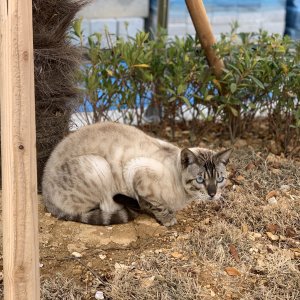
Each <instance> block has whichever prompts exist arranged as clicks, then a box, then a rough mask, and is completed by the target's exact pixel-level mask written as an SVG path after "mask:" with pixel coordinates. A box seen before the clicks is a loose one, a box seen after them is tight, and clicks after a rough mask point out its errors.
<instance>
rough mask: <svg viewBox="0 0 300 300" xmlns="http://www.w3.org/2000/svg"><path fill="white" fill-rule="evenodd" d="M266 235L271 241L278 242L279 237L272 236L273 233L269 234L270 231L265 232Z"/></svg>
mask: <svg viewBox="0 0 300 300" xmlns="http://www.w3.org/2000/svg"><path fill="white" fill-rule="evenodd" d="M266 235H267V236H268V238H269V239H270V240H271V241H278V240H279V236H278V235H275V234H273V233H272V232H270V231H267V232H266Z"/></svg>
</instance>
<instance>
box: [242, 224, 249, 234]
mask: <svg viewBox="0 0 300 300" xmlns="http://www.w3.org/2000/svg"><path fill="white" fill-rule="evenodd" d="M241 227H242V228H241V229H242V232H243V233H248V231H249V228H248V225H247V224H246V223H243V224H242V226H241Z"/></svg>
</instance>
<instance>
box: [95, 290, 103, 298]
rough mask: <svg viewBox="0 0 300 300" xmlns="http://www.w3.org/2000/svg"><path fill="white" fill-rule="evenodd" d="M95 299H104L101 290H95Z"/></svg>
mask: <svg viewBox="0 0 300 300" xmlns="http://www.w3.org/2000/svg"><path fill="white" fill-rule="evenodd" d="M95 299H97V300H103V299H104V294H103V292H101V291H97V292H96V293H95Z"/></svg>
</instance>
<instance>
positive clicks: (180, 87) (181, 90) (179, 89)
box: [177, 84, 186, 95]
mask: <svg viewBox="0 0 300 300" xmlns="http://www.w3.org/2000/svg"><path fill="white" fill-rule="evenodd" d="M185 90H186V86H185V84H179V86H178V88H177V93H178V94H179V95H180V94H182V93H183V92H184V91H185Z"/></svg>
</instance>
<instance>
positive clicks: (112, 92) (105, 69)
mask: <svg viewBox="0 0 300 300" xmlns="http://www.w3.org/2000/svg"><path fill="white" fill-rule="evenodd" d="M80 22H81V21H80V20H78V21H76V22H75V23H74V26H73V29H74V32H73V33H74V36H75V37H76V38H77V39H78V41H79V42H80V44H81V46H82V49H84V51H85V56H86V58H87V62H86V64H84V65H83V66H82V72H81V74H80V82H81V85H82V86H83V90H84V97H83V102H82V103H81V104H82V107H85V108H87V105H88V103H90V105H91V106H92V112H93V113H92V115H93V118H92V120H90V122H97V121H100V120H105V119H111V118H112V112H113V111H118V112H119V115H121V117H122V118H123V121H124V122H126V123H130V124H131V123H133V122H135V123H136V124H137V125H140V124H141V123H142V122H143V117H144V112H145V107H146V106H147V105H149V103H152V104H153V103H154V104H155V105H156V107H157V108H158V109H159V111H160V114H159V115H158V116H159V121H160V122H161V123H163V124H166V125H170V126H171V128H173V129H174V127H175V123H176V122H185V123H187V122H191V123H189V124H198V122H199V120H200V121H203V120H211V121H215V122H220V121H221V122H222V123H223V124H224V127H226V128H227V130H228V133H229V134H230V137H231V139H232V141H234V139H235V138H236V137H238V136H240V135H241V134H243V133H244V132H245V131H246V130H248V128H249V126H251V124H253V121H254V120H256V119H255V118H256V117H258V116H265V117H267V119H268V124H269V130H270V133H272V135H273V137H274V140H275V141H276V143H277V145H278V147H279V149H281V150H282V151H285V152H287V151H288V149H290V148H291V147H292V146H297V145H298V144H299V129H300V100H299V99H300V82H299V81H300V76H299V75H300V64H299V60H300V46H299V43H296V42H295V41H292V40H291V39H290V38H288V37H284V38H282V37H280V36H279V35H268V34H267V32H264V31H261V32H259V33H239V34H237V33H236V27H233V29H232V32H231V33H230V34H227V35H222V37H221V39H220V41H219V42H218V44H217V45H216V46H215V48H216V51H217V53H218V55H219V56H220V57H222V58H223V59H224V61H225V66H226V68H225V69H224V73H223V75H222V77H221V78H219V79H217V78H216V77H215V76H214V75H213V74H212V73H211V71H210V68H209V66H208V64H207V61H206V58H205V55H204V53H203V51H202V49H201V47H200V45H199V42H198V41H197V40H195V39H194V38H193V37H191V36H189V37H187V38H185V39H179V38H176V39H174V40H169V39H168V38H167V36H166V34H164V32H160V33H159V34H158V35H157V36H156V38H155V39H153V40H151V39H149V34H148V33H145V32H140V33H138V34H137V35H136V36H135V37H129V38H128V40H127V41H125V40H123V39H119V40H117V42H116V43H115V44H114V45H112V44H111V43H110V39H109V34H106V36H104V37H103V36H101V35H100V34H93V35H91V36H89V37H88V44H87V46H85V45H84V43H83V39H84V37H83V33H82V31H81V26H80ZM105 39H106V40H107V41H108V44H109V45H110V47H109V49H102V48H101V42H102V41H103V40H105Z"/></svg>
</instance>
